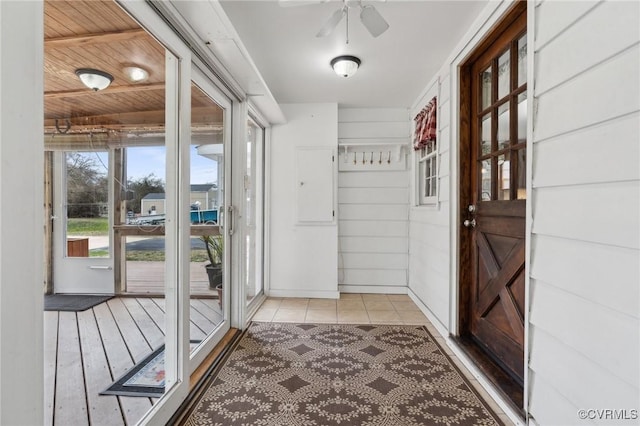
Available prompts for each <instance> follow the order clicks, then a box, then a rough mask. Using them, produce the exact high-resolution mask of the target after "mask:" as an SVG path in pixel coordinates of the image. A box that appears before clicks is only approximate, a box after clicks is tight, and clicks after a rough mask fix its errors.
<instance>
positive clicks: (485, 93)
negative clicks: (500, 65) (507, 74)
mask: <svg viewBox="0 0 640 426" xmlns="http://www.w3.org/2000/svg"><path fill="white" fill-rule="evenodd" d="M480 78H481V80H482V82H481V83H482V84H481V90H482V96H481V97H482V108H481V109H482V110H484V109H485V108H487V107H488V106H489V105H491V101H492V100H491V87H492V86H491V67H489V68H487V69H486V70H484V71H482V74H481V75H480Z"/></svg>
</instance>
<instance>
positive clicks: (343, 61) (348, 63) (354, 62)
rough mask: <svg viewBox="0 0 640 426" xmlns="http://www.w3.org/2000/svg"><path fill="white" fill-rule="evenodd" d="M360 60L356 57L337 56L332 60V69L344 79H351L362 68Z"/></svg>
mask: <svg viewBox="0 0 640 426" xmlns="http://www.w3.org/2000/svg"><path fill="white" fill-rule="evenodd" d="M360 63H361V62H360V59H359V58H356V57H355V56H349V55H345V56H337V57H335V58H333V59H332V60H331V68H333V70H334V71H335V73H336V74H338V75H339V76H342V77H351V76H352V75H353V74H355V73H356V71H358V67H360Z"/></svg>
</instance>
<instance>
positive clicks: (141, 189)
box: [127, 173, 165, 213]
mask: <svg viewBox="0 0 640 426" xmlns="http://www.w3.org/2000/svg"><path fill="white" fill-rule="evenodd" d="M127 191H128V192H129V193H130V194H131V199H129V200H127V211H132V212H134V213H140V204H141V200H142V199H143V198H144V196H145V195H147V194H151V193H163V192H164V191H165V190H164V181H163V180H162V179H160V178H159V177H157V176H156V175H155V174H153V173H151V174H149V175H147V176H145V177H141V178H138V179H129V180H128V181H127ZM127 198H129V197H127Z"/></svg>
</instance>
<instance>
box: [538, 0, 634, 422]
mask: <svg viewBox="0 0 640 426" xmlns="http://www.w3.org/2000/svg"><path fill="white" fill-rule="evenodd" d="M535 22H536V32H535V58H534V62H535V69H536V73H535V92H534V96H535V103H536V106H537V108H536V110H537V114H536V116H535V119H534V133H533V170H532V175H533V176H532V178H533V182H532V187H533V194H532V196H531V197H530V199H531V200H532V216H533V228H532V235H531V264H530V268H529V273H530V277H531V289H530V298H531V308H530V324H529V333H530V338H529V343H530V364H529V377H530V379H529V395H530V396H529V412H530V414H531V416H532V417H533V418H534V419H535V422H536V423H538V424H541V425H571V424H587V423H588V424H619V423H620V422H621V421H620V420H606V419H593V420H592V421H586V422H585V421H582V420H580V419H579V418H578V416H577V412H578V410H579V409H614V410H624V409H626V410H631V409H636V410H637V409H638V408H639V405H638V404H639V401H640V391H639V387H640V385H639V382H640V380H639V377H640V369H639V365H640V342H639V337H640V334H639V330H640V323H639V315H640V314H639V312H640V304H639V297H640V291H639V287H640V251H639V249H640V219H639V218H640V143H639V139H638V134H639V129H640V85H639V83H640V47H639V46H640V44H639V43H640V3H639V2H637V1H633V2H617V1H611V2H554V1H544V2H541V3H539V4H537V5H536V7H535ZM596 414H597V413H596ZM626 422H627V423H628V424H637V422H638V420H637V419H636V420H634V421H629V420H627V421H626ZM625 424H626V423H625Z"/></svg>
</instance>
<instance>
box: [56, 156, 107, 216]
mask: <svg viewBox="0 0 640 426" xmlns="http://www.w3.org/2000/svg"><path fill="white" fill-rule="evenodd" d="M98 160H99V157H98V156H97V154H95V153H91V152H73V153H68V154H67V156H66V163H67V181H66V183H67V217H69V218H78V217H99V216H101V215H103V214H105V213H106V212H107V211H108V210H107V209H108V207H107V206H108V201H109V189H108V188H109V185H108V180H107V171H106V169H105V168H104V166H103V165H102V164H98Z"/></svg>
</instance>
